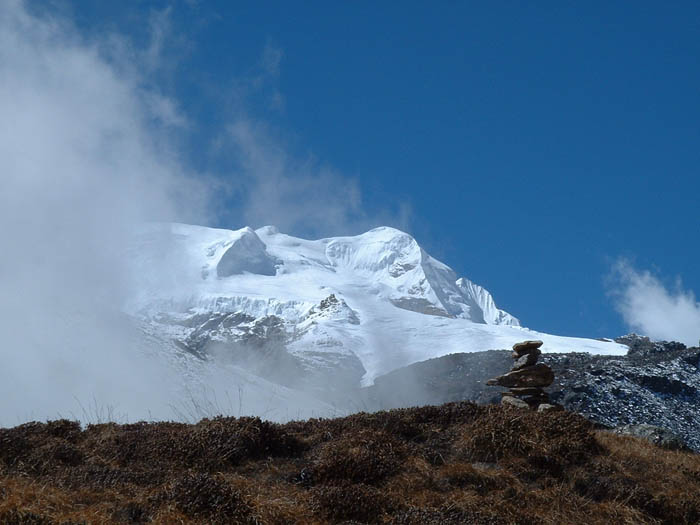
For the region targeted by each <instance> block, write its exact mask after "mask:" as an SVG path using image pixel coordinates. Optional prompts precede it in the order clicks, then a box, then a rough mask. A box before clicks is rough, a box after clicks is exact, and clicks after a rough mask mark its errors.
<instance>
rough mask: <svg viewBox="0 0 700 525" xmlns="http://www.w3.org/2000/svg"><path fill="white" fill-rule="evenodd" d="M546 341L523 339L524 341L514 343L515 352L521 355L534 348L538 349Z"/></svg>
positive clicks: (518, 355)
mask: <svg viewBox="0 0 700 525" xmlns="http://www.w3.org/2000/svg"><path fill="white" fill-rule="evenodd" d="M543 344H544V343H543V342H542V341H523V342H522V343H515V344H514V345H513V353H514V354H515V355H517V357H520V356H522V355H524V354H527V353H528V352H530V351H532V350H537V349H538V348H539V347H540V346H542V345H543Z"/></svg>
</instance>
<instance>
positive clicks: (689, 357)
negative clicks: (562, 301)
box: [363, 334, 700, 451]
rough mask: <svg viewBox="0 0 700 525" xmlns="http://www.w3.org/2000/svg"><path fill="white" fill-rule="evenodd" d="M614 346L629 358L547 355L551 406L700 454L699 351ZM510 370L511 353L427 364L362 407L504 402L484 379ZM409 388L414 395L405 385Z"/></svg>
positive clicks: (676, 346) (367, 394) (402, 373)
mask: <svg viewBox="0 0 700 525" xmlns="http://www.w3.org/2000/svg"><path fill="white" fill-rule="evenodd" d="M616 341H617V342H619V343H622V344H626V345H628V347H629V351H628V353H627V355H624V356H600V355H590V354H587V353H577V352H570V353H564V354H553V353H552V354H550V353H544V354H542V355H541V356H540V357H539V359H538V360H539V362H540V363H542V364H544V365H547V366H549V367H550V368H551V369H552V371H553V373H554V381H553V382H552V384H551V385H550V386H549V388H548V389H547V390H548V394H549V399H550V402H551V403H552V404H559V405H562V406H563V407H564V408H565V409H566V410H570V411H572V412H577V413H579V414H582V415H583V416H585V417H586V418H588V419H589V420H591V421H594V422H595V423H597V424H599V425H601V426H604V427H608V428H618V427H622V426H625V425H642V424H646V425H654V426H656V427H660V428H662V429H666V430H668V431H671V432H672V433H674V434H676V435H677V436H679V437H681V438H682V439H683V441H684V442H685V443H686V445H687V446H689V447H690V448H692V449H693V450H696V451H700V418H699V417H698V409H699V408H700V347H686V346H685V345H683V344H682V343H678V342H667V341H651V340H649V338H647V337H642V336H638V335H635V334H631V335H628V336H624V337H620V338H618V339H616ZM510 363H512V361H511V352H509V351H507V350H489V351H484V352H474V353H468V354H467V353H464V354H452V355H449V356H444V357H440V358H436V359H431V360H427V361H423V362H421V363H416V364H413V365H411V366H408V367H404V368H402V369H400V370H396V371H394V372H392V373H391V374H386V375H385V376H382V377H379V378H377V380H376V381H375V384H374V385H373V386H372V387H370V388H367V389H364V391H363V402H364V403H365V405H366V407H367V408H370V409H386V408H394V407H402V406H412V405H421V404H428V403H430V404H439V403H443V402H448V401H457V400H472V401H476V402H479V403H499V402H500V398H501V394H500V393H499V392H497V391H496V390H495V389H494V388H493V387H491V386H488V385H487V384H486V382H485V381H484V378H486V377H493V375H496V374H498V373H501V372H502V370H504V369H507V368H508V367H509V366H510ZM407 383H408V384H411V385H412V387H411V389H410V390H408V389H406V388H402V386H401V385H405V384H407Z"/></svg>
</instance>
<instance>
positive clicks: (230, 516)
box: [0, 403, 700, 525]
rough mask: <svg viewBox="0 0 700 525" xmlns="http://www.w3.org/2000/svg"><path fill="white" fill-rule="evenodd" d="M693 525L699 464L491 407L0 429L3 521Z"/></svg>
mask: <svg viewBox="0 0 700 525" xmlns="http://www.w3.org/2000/svg"><path fill="white" fill-rule="evenodd" d="M149 520H150V521H151V522H152V523H164V524H170V523H212V522H216V521H218V522H220V523H246V522H255V523H256V524H260V525H262V524H267V525H282V524H284V525H287V524H298V525H306V524H314V525H321V524H324V523H339V522H341V521H343V520H345V521H344V522H345V523H350V522H352V523H363V522H364V523H367V522H373V521H374V522H382V523H400V524H410V523H420V524H424V523H426V524H430V523H435V524H437V523H440V524H443V523H445V524H450V523H477V524H478V523H482V524H493V523H507V524H513V525H515V524H519V525H531V524H538V523H542V524H547V525H553V524H558V523H580V522H584V521H585V522H586V523H587V525H602V524H609V523H620V524H629V525H638V524H645V523H648V524H655V525H658V524H669V525H670V524H674V525H676V524H685V523H688V524H690V523H692V524H696V523H700V455H696V454H692V453H688V452H672V451H665V450H661V449H659V448H657V447H655V446H654V445H652V444H649V443H647V442H643V441H640V440H638V439H635V438H631V437H626V436H617V435H612V434H609V433H606V432H600V431H595V430H594V429H593V428H592V426H591V425H590V424H589V423H587V422H586V421H585V420H583V419H582V418H580V417H578V416H575V415H573V414H567V413H564V412H556V413H544V414H538V413H533V412H521V411H517V410H510V409H508V408H504V407H500V406H487V407H486V406H476V405H474V404H472V403H451V404H448V405H443V406H440V407H422V408H413V409H404V410H392V411H387V412H379V413H376V414H355V415H353V416H349V417H346V418H339V419H334V420H310V421H301V422H293V423H288V424H285V425H276V424H273V423H269V422H264V421H261V420H260V419H258V418H241V419H234V418H216V419H208V420H203V421H201V422H199V423H197V424H195V425H187V424H179V423H137V424H134V425H116V424H102V425H92V426H89V427H88V428H87V429H86V430H84V431H81V430H80V427H79V426H78V425H77V424H76V423H74V422H70V421H65V420H62V421H56V422H49V423H29V424H26V425H20V426H18V427H15V428H12V429H0V524H3V523H57V524H64V523H81V522H85V523H110V522H131V523H138V522H146V521H149Z"/></svg>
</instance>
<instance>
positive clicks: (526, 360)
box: [512, 348, 542, 370]
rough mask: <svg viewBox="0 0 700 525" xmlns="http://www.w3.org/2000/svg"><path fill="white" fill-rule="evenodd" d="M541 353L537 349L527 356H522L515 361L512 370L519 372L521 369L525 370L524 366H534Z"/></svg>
mask: <svg viewBox="0 0 700 525" xmlns="http://www.w3.org/2000/svg"><path fill="white" fill-rule="evenodd" d="M541 353H542V352H540V349H539V348H535V349H534V350H532V351H530V352H528V353H527V354H523V355H522V356H520V357H519V358H518V359H517V360H516V361H515V364H514V365H513V368H512V370H520V369H521V368H525V367H526V366H532V365H534V364H535V363H537V359H538V358H539V357H540V354H541ZM513 355H515V354H513Z"/></svg>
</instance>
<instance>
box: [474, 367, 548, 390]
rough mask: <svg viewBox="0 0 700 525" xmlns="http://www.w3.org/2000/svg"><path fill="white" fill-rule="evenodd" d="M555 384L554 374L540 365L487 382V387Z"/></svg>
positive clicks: (515, 371)
mask: <svg viewBox="0 0 700 525" xmlns="http://www.w3.org/2000/svg"><path fill="white" fill-rule="evenodd" d="M553 382H554V372H552V369H551V368H550V367H548V366H547V365H545V364H542V363H540V364H538V365H534V366H528V367H525V368H521V369H520V370H514V371H512V372H508V373H507V374H504V375H502V376H498V377H495V378H493V379H489V380H488V381H486V384H487V385H498V386H506V387H533V386H541V387H544V386H549V385H551V384H552V383H553Z"/></svg>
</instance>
